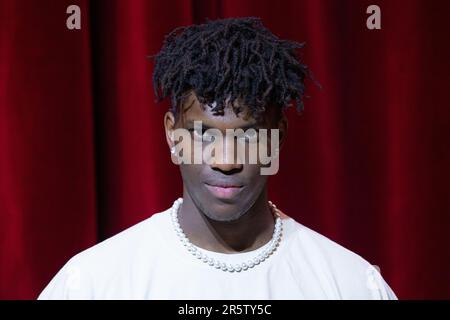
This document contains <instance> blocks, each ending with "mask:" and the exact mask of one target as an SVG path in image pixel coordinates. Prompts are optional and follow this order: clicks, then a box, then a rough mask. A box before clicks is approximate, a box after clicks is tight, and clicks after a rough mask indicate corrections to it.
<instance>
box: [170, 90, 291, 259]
mask: <svg viewBox="0 0 450 320" xmlns="http://www.w3.org/2000/svg"><path fill="white" fill-rule="evenodd" d="M241 110H242V111H241V112H239V114H238V115H236V114H235V112H234V111H233V109H232V107H231V106H230V105H227V107H226V108H225V109H224V113H223V114H217V113H214V112H212V111H211V108H209V107H207V106H205V105H202V104H201V103H200V102H199V101H198V100H197V98H196V96H195V94H192V93H191V94H190V95H189V97H188V98H187V99H186V101H185V102H184V103H183V105H182V108H181V111H180V113H179V115H178V116H177V117H175V115H174V114H173V113H172V112H170V111H169V112H167V113H166V114H165V117H164V126H165V132H166V139H167V143H168V145H169V147H172V146H173V145H174V144H175V143H176V141H175V142H174V141H172V139H171V133H172V132H173V130H174V129H176V128H185V129H191V128H193V121H194V120H197V121H198V120H201V121H202V125H203V126H207V127H210V128H216V129H219V130H221V131H222V132H223V133H225V129H237V128H243V130H246V129H247V128H255V129H258V128H265V129H271V128H277V129H279V130H280V135H279V136H280V142H279V145H280V148H281V146H282V145H283V142H284V140H285V137H286V131H287V119H286V117H285V115H284V113H283V112H281V111H280V110H279V108H277V107H268V108H267V109H266V111H265V112H264V114H263V115H262V117H261V118H258V119H255V118H253V117H252V116H250V115H249V113H248V110H247V108H245V106H241ZM236 162H237V161H234V162H227V163H224V164H218V163H214V164H206V163H203V164H180V165H179V166H180V172H181V175H182V178H183V204H182V206H181V207H180V211H179V213H178V216H179V221H180V225H181V227H182V229H183V231H184V232H185V234H186V236H187V237H188V238H189V240H190V241H191V242H192V243H193V244H194V245H196V246H198V247H200V248H203V249H206V250H210V251H215V252H220V253H237V252H247V251H252V250H255V249H257V248H259V247H261V246H263V245H264V244H266V243H267V242H268V241H270V239H271V238H272V233H273V229H274V218H273V214H272V212H271V210H270V207H269V205H268V199H267V178H268V176H266V175H261V174H260V168H261V165H260V164H248V163H244V164H239V163H236ZM221 183H230V184H232V185H238V186H240V188H239V189H240V191H239V192H238V193H237V194H236V195H235V196H233V197H232V198H230V199H223V198H220V197H217V196H216V195H215V194H214V193H212V192H211V191H210V190H209V189H208V185H217V184H221Z"/></svg>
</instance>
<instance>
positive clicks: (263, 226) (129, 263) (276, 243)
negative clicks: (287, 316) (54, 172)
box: [39, 18, 396, 299]
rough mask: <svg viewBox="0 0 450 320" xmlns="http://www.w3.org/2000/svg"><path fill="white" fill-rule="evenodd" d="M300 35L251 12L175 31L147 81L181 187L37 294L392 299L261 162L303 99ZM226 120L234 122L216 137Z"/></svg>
mask: <svg viewBox="0 0 450 320" xmlns="http://www.w3.org/2000/svg"><path fill="white" fill-rule="evenodd" d="M301 47H302V44H299V43H296V42H292V41H285V40H280V39H278V38H277V37H276V36H274V35H273V34H272V33H271V32H270V31H269V30H267V29H266V28H265V27H264V26H263V25H262V23H261V21H260V20H259V19H256V18H240V19H224V20H217V21H209V22H207V23H206V24H202V25H193V26H189V27H184V28H178V29H175V30H174V31H173V32H172V33H170V34H169V35H168V36H167V37H166V39H165V42H164V46H163V48H162V50H161V52H160V53H159V54H158V55H157V56H156V66H155V70H154V85H155V92H156V95H157V97H158V98H159V100H162V99H163V98H165V97H170V98H171V101H172V106H171V109H170V111H168V112H167V113H166V115H165V118H164V126H165V132H166V138H167V143H168V145H169V148H170V150H171V152H172V158H173V160H174V161H175V162H177V161H178V162H177V163H178V164H179V167H180V171H181V176H182V179H183V186H184V187H183V197H182V198H180V199H178V200H176V201H175V202H174V204H173V206H172V207H171V208H170V209H167V210H166V211H164V212H160V213H156V214H154V215H153V216H151V217H150V218H148V219H147V220H145V221H143V222H141V223H138V224H137V225H135V226H133V227H131V228H129V229H127V230H125V231H123V232H121V233H120V234H118V235H116V236H114V237H112V238H110V239H107V240H105V241H103V242H102V243H99V244H97V245H95V246H94V247H92V248H90V249H88V250H85V251H84V252H82V253H80V254H78V255H76V256H75V257H73V258H72V259H71V260H70V261H69V262H68V263H67V264H66V265H65V266H64V267H63V268H62V269H61V270H60V272H59V273H58V274H57V275H56V276H55V278H54V279H53V280H52V281H51V282H50V284H49V285H48V286H47V287H46V288H45V290H44V291H43V292H42V293H41V295H40V297H39V298H40V299H55V298H56V299H65V298H67V299H116V298H118V299H396V296H395V294H394V293H393V292H392V290H391V289H390V288H389V286H388V285H387V284H386V283H385V281H384V280H383V278H382V277H381V275H380V274H379V273H378V271H376V269H375V268H374V267H373V266H371V265H370V264H369V263H368V262H367V261H365V260H364V259H363V258H361V257H360V256H358V255H356V254H355V253H352V252H350V251H349V250H347V249H345V248H343V247H341V246H340V245H338V244H336V243H335V242H333V241H331V240H330V239H328V238H326V237H324V236H322V235H320V234H318V233H316V232H314V231H312V230H311V229H309V228H307V227H305V226H303V225H301V224H300V223H298V222H297V221H295V220H293V219H292V218H290V217H289V216H287V215H285V214H284V213H282V212H281V211H280V210H278V209H277V208H276V207H275V205H273V204H272V203H270V202H269V201H268V198H267V179H268V175H270V174H274V173H276V168H275V169H274V170H272V172H269V173H268V174H267V171H266V174H263V169H268V168H269V167H271V166H272V164H273V163H274V162H276V161H277V156H278V152H279V149H280V148H281V147H282V145H283V142H284V141H285V139H286V132H287V120H286V116H285V114H284V110H285V108H286V107H287V106H289V105H291V103H292V102H293V101H294V100H295V101H296V102H297V107H298V110H299V111H301V110H302V108H303V104H302V97H303V93H304V80H305V78H306V77H308V76H309V72H308V69H307V67H306V66H305V65H303V64H302V63H301V62H300V60H299V59H298V56H297V54H296V52H295V50H296V49H297V48H301ZM229 130H232V131H233V133H236V132H237V134H236V135H235V136H231V138H230V137H229V136H226V137H225V139H223V133H225V132H227V131H229ZM264 130H266V131H264ZM267 130H268V131H270V132H271V133H272V132H273V133H275V135H272V134H270V135H267V134H266V135H263V134H260V132H267ZM208 132H209V133H208ZM186 133H187V135H186ZM208 134H209V138H207V136H208ZM177 137H178V138H177ZM180 137H183V138H182V139H181V138H180ZM211 137H213V138H211ZM215 142H220V143H218V145H216V146H215V148H210V147H211V145H212V143H215ZM239 144H240V145H241V146H243V147H244V148H243V149H240V150H241V152H239V151H238V152H236V154H235V153H234V151H235V149H237V147H238V145H239ZM192 146H193V147H192ZM252 146H257V148H256V149H258V152H259V153H258V154H256V155H257V156H258V157H257V161H254V162H251V161H250V158H251V156H255V154H254V150H256V149H252V148H251V147H252ZM273 146H275V148H273ZM191 147H192V148H191ZM208 148H209V151H208V152H205V150H207V149H208ZM242 150H244V151H243V152H242ZM261 150H262V153H261ZM199 152H200V153H201V155H200V156H199ZM264 153H265V154H266V155H268V156H269V159H270V161H269V162H267V161H265V162H264V161H262V157H260V156H261V154H264ZM230 154H231V156H230ZM247 154H248V156H249V157H248V159H247V158H246V155H247ZM195 159H196V160H197V161H195ZM199 159H200V161H198V160H199ZM253 159H254V158H253ZM181 160H182V161H181ZM211 160H212V161H211ZM241 160H243V161H241Z"/></svg>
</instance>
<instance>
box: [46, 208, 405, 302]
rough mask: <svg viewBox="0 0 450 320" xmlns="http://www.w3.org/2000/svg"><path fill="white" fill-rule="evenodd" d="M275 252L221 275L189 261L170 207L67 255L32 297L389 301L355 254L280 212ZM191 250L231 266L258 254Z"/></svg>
mask: <svg viewBox="0 0 450 320" xmlns="http://www.w3.org/2000/svg"><path fill="white" fill-rule="evenodd" d="M282 218H283V233H282V238H281V242H280V245H279V246H278V248H277V249H276V251H275V252H274V253H273V254H272V255H270V256H269V257H268V259H267V260H265V261H263V262H262V263H260V264H259V265H256V266H255V267H254V268H251V269H248V270H246V271H240V272H228V271H222V270H220V269H216V268H214V267H213V266H209V265H208V264H206V263H204V262H202V261H201V260H199V259H196V258H195V257H194V256H193V255H192V254H191V253H190V252H189V251H187V249H186V247H185V246H183V244H182V243H181V241H180V240H179V238H178V236H177V234H176V232H175V230H174V228H173V226H172V221H171V216H170V209H168V210H166V211H163V212H160V213H156V214H154V215H153V216H151V217H150V218H148V219H146V220H144V221H142V222H140V223H138V224H136V225H134V226H133V227H131V228H129V229H127V230H125V231H122V232H121V233H119V234H117V235H115V236H114V237H111V238H109V239H107V240H105V241H103V242H101V243H98V244H97V245H95V246H93V247H91V248H89V249H87V250H85V251H83V252H81V253H79V254H77V255H75V256H74V257H73V258H72V259H70V260H69V261H68V262H67V263H66V264H65V265H64V267H63V268H62V269H61V270H60V271H59V272H58V273H57V274H56V276H55V277H54V278H53V279H52V281H51V282H50V283H49V284H48V286H47V287H46V288H45V289H44V291H43V292H42V293H41V294H40V296H39V299H187V300H190V299H220V300H221V299H223V300H227V299H250V300H255V299H397V297H396V296H395V294H394V292H393V291H392V290H391V289H390V288H389V286H388V285H387V284H386V282H385V281H384V280H383V278H382V277H381V275H380V274H379V273H378V272H377V271H376V269H375V268H374V267H373V266H372V265H370V264H369V263H368V262H367V261H366V260H364V259H363V258H361V257H360V256H358V255H357V254H355V253H353V252H351V251H349V250H347V249H345V248H344V247H342V246H340V245H338V244H337V243H335V242H333V241H332V240H330V239H328V238H326V237H324V236H322V235H320V234H319V233H317V232H315V231H313V230H311V229H309V228H307V227H305V226H303V225H302V224H300V223H298V222H297V221H295V220H294V219H292V218H290V217H288V216H286V215H282ZM267 246H268V244H266V245H264V246H263V247H260V248H258V249H256V250H254V251H249V252H244V253H236V254H226V253H217V252H212V251H207V250H204V249H201V248H198V247H197V249H198V250H200V251H202V252H204V253H207V255H208V256H210V257H211V258H214V259H218V260H219V261H224V262H228V263H231V264H233V265H235V264H238V263H242V262H246V261H248V260H249V259H251V258H253V257H255V256H256V255H257V254H258V253H260V252H261V251H263V250H264V249H265V248H266V247H267Z"/></svg>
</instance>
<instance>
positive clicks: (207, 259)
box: [170, 198, 283, 272]
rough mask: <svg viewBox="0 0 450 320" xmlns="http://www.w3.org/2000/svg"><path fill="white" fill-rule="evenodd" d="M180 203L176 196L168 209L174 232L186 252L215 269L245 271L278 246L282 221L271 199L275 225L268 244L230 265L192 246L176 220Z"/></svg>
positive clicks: (181, 200) (263, 259) (180, 200)
mask: <svg viewBox="0 0 450 320" xmlns="http://www.w3.org/2000/svg"><path fill="white" fill-rule="evenodd" d="M182 203H183V199H182V198H178V199H177V200H175V202H174V204H173V206H172V208H171V211H170V214H171V219H172V222H173V226H174V229H175V233H176V234H177V236H178V237H179V238H180V241H181V243H182V244H183V245H184V246H185V247H186V249H187V250H188V252H190V253H191V254H192V255H193V256H194V257H196V258H198V259H199V260H201V261H202V262H204V263H207V264H208V265H209V266H212V267H214V268H216V269H220V270H223V271H228V272H240V271H245V270H248V269H251V268H253V267H254V266H256V265H258V264H260V263H262V262H263V261H265V260H266V259H267V258H268V257H269V256H270V255H272V254H273V252H274V251H275V249H276V248H277V247H278V246H279V243H280V240H281V233H282V228H283V226H282V222H283V221H282V220H281V218H280V215H279V213H278V212H277V210H276V206H275V205H274V204H273V203H272V202H271V201H269V205H270V207H271V211H272V213H273V215H274V217H275V226H274V230H273V234H272V239H271V240H270V242H269V245H268V246H267V247H266V249H264V251H262V252H261V253H260V254H258V255H257V256H256V257H254V258H253V259H250V260H249V261H247V262H243V263H241V264H235V265H232V264H226V263H224V262H220V261H216V260H214V259H212V258H210V257H208V255H206V254H204V253H202V252H201V251H199V250H197V247H196V246H194V245H193V244H192V243H191V242H190V241H189V239H188V238H187V236H186V234H185V233H184V231H183V229H182V228H181V225H180V223H179V221H178V211H179V208H180V206H181V204H182Z"/></svg>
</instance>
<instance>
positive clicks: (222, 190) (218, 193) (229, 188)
mask: <svg viewBox="0 0 450 320" xmlns="http://www.w3.org/2000/svg"><path fill="white" fill-rule="evenodd" d="M205 186H206V188H207V189H208V190H209V191H210V192H211V193H212V194H213V195H214V196H215V197H216V198H220V199H231V198H233V197H235V196H236V195H237V194H238V193H239V192H241V190H242V189H243V188H244V187H243V186H240V185H236V184H229V183H215V184H210V183H205Z"/></svg>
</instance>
